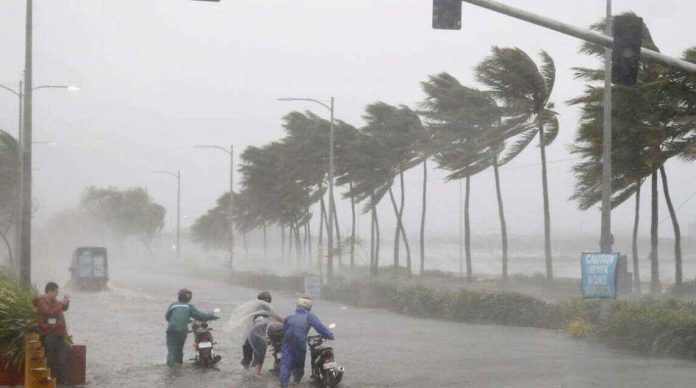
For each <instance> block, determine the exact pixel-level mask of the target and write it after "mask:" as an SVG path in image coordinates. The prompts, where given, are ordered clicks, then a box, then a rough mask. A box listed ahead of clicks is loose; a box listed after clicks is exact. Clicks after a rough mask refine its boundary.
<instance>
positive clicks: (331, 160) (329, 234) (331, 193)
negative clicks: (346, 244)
mask: <svg viewBox="0 0 696 388" xmlns="http://www.w3.org/2000/svg"><path fill="white" fill-rule="evenodd" d="M278 101H309V102H313V103H315V104H319V105H321V106H323V107H324V108H326V109H328V110H329V112H330V113H331V121H330V125H329V222H328V223H327V225H326V227H327V228H326V231H327V237H328V260H327V263H326V277H327V280H331V279H332V278H333V223H334V220H335V219H334V217H335V214H334V206H335V204H334V98H333V97H331V99H330V102H329V104H326V103H324V102H321V101H319V100H315V99H313V98H279V99H278Z"/></svg>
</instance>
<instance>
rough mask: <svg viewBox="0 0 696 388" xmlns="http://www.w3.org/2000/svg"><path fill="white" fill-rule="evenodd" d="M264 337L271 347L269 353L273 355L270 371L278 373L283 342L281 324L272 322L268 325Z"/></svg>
mask: <svg viewBox="0 0 696 388" xmlns="http://www.w3.org/2000/svg"><path fill="white" fill-rule="evenodd" d="M266 339H267V342H268V345H269V346H270V347H271V355H272V356H273V369H271V372H273V373H275V374H278V373H279V372H280V357H281V353H280V349H281V345H282V344H283V324H282V323H272V324H270V325H268V328H267V329H266Z"/></svg>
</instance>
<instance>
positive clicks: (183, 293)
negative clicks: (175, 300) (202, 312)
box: [178, 288, 193, 303]
mask: <svg viewBox="0 0 696 388" xmlns="http://www.w3.org/2000/svg"><path fill="white" fill-rule="evenodd" d="M178 296H179V302H184V303H188V302H190V301H191V298H192V297H193V292H191V290H189V289H188V288H182V289H180V290H179V295H178Z"/></svg>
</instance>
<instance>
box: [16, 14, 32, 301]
mask: <svg viewBox="0 0 696 388" xmlns="http://www.w3.org/2000/svg"><path fill="white" fill-rule="evenodd" d="M33 5H34V4H33V0H27V14H26V34H25V51H24V107H23V110H24V112H23V117H24V118H23V120H22V136H21V148H22V151H21V152H22V163H21V166H22V171H21V174H20V178H19V182H20V183H19V184H20V187H21V189H22V195H21V198H20V209H21V210H20V211H21V213H20V228H21V229H20V257H19V284H20V286H21V287H22V288H23V289H25V290H28V289H30V288H31V148H32V147H31V144H32V143H31V139H32V132H31V131H32V120H31V117H32V114H31V113H32V104H31V102H32V95H33V88H32V82H33V73H32V68H33V64H32V52H33V47H32V42H33V33H32V25H33Z"/></svg>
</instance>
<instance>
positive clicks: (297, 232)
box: [293, 222, 302, 271]
mask: <svg viewBox="0 0 696 388" xmlns="http://www.w3.org/2000/svg"><path fill="white" fill-rule="evenodd" d="M293 229H294V230H295V256H296V258H297V271H300V269H302V241H301V239H300V226H299V225H297V222H295V227H294V228H293Z"/></svg>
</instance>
